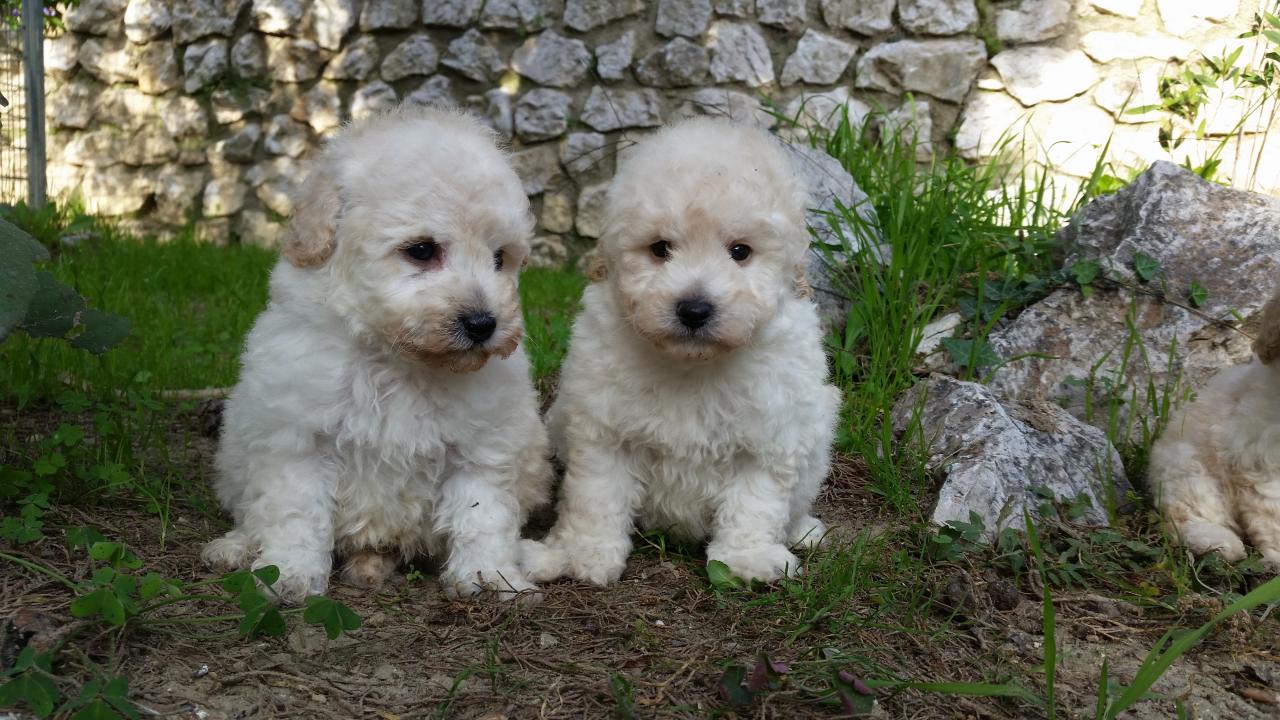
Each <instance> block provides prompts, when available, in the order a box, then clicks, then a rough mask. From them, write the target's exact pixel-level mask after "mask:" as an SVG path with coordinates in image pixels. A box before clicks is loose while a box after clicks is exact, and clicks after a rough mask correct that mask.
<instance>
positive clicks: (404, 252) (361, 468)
mask: <svg viewBox="0 0 1280 720" xmlns="http://www.w3.org/2000/svg"><path fill="white" fill-rule="evenodd" d="M532 228H533V226H532V218H531V215H530V213H529V205H528V200H527V199H526V197H525V194H524V192H523V191H522V189H521V186H520V180H519V179H518V178H517V177H516V174H515V173H514V172H513V171H512V170H511V167H510V165H509V164H508V162H507V159H506V157H505V156H504V155H503V153H502V152H501V151H499V150H498V149H497V147H496V146H495V144H494V138H493V137H492V136H491V134H490V133H489V132H488V131H486V130H484V129H482V128H481V127H480V126H479V125H478V124H477V123H475V122H474V121H472V120H470V119H468V118H467V117H465V116H463V115H460V114H453V113H448V112H442V111H435V110H424V109H416V110H415V109H410V108H401V109H400V110H397V111H395V112H392V113H390V114H388V115H385V116H381V117H377V118H374V119H371V120H370V121H368V122H367V123H365V124H363V125H359V126H355V127H350V128H347V129H345V130H344V131H343V132H342V133H341V134H340V135H339V136H338V137H336V138H334V139H333V140H332V141H331V142H330V143H329V144H328V146H327V148H326V150H325V151H324V154H323V155H322V157H320V159H319V161H318V164H317V166H316V167H315V169H314V170H313V172H312V174H311V176H310V177H309V178H308V181H307V185H306V187H305V190H304V195H303V197H302V198H301V200H300V202H299V203H298V206H297V210H296V212H295V214H294V217H293V219H292V220H291V223H290V225H289V229H288V235H287V237H286V239H285V240H284V243H283V248H282V258H281V260H280V262H279V263H278V264H277V265H276V268H275V270H274V272H273V273H272V276H271V300H270V304H269V305H268V306H267V309H266V311H265V312H263V314H262V315H261V316H260V317H259V318H258V320H257V323H256V324H255V325H254V327H253V330H252V332H250V333H249V337H248V340H247V341H246V346H245V351H244V355H243V358H242V364H243V367H242V370H241V375H240V382H239V384H237V385H236V387H235V389H234V390H233V391H232V393H231V396H230V398H229V399H228V400H227V403H226V410H225V415H224V422H223V428H222V439H221V445H220V447H219V449H218V455H217V469H218V479H217V493H218V497H219V499H220V500H221V501H222V503H223V505H224V506H225V507H226V508H227V509H228V510H229V511H230V512H231V513H232V515H233V516H234V518H235V523H236V527H235V529H234V530H232V531H231V532H229V533H227V534H226V536H224V537H222V538H220V539H218V540H215V541H213V542H211V543H209V545H208V546H207V547H206V548H205V550H204V558H205V560H206V562H208V563H210V564H211V565H213V566H215V567H220V568H244V567H255V568H256V567H261V566H265V565H277V566H279V568H280V580H279V582H278V583H277V584H276V588H277V590H278V592H279V593H280V595H281V597H282V598H283V599H285V600H287V601H292V602H296V601H298V600H300V599H302V598H303V597H305V596H306V595H311V594H322V593H324V591H325V588H326V586H327V583H328V578H329V571H330V567H331V564H332V561H333V560H332V559H333V555H334V553H335V552H336V553H337V554H338V555H339V556H341V557H343V558H345V559H346V567H345V569H344V571H343V577H344V579H346V580H347V581H349V582H352V583H354V584H357V585H360V586H366V587H376V586H378V585H380V584H381V583H382V581H383V580H385V579H386V577H387V576H388V575H390V573H391V572H392V571H393V570H394V568H395V566H396V564H397V562H398V561H399V560H400V559H403V558H408V557H409V556H412V555H414V554H415V553H419V552H423V551H425V552H427V553H429V554H431V555H436V556H438V557H439V558H441V559H442V560H443V561H444V562H443V572H442V576H441V583H442V584H443V585H444V587H445V589H446V591H447V592H449V593H451V594H453V595H467V594H471V593H473V592H476V591H478V590H480V589H482V588H484V589H496V590H499V591H500V592H504V593H511V592H513V591H519V590H523V589H527V588H530V587H531V585H530V584H529V583H528V582H526V581H525V580H524V579H523V575H522V574H521V573H520V571H519V564H518V560H519V544H518V542H519V529H520V525H521V522H522V520H523V518H524V516H525V514H526V512H527V511H528V510H529V508H530V507H532V506H534V505H536V504H538V503H541V502H543V501H545V499H546V496H547V493H548V484H549V480H550V464H549V460H548V455H549V448H548V444H547V439H546V431H545V430H544V428H543V426H542V424H541V421H540V419H539V417H538V403H537V398H536V395H535V393H534V390H533V387H532V384H531V382H530V379H529V365H528V361H527V360H526V358H525V356H524V353H523V351H521V350H520V348H519V347H518V343H519V341H520V337H521V335H522V333H523V330H524V326H523V322H522V319H521V314H520V305H519V298H518V297H517V294H516V284H517V275H518V273H519V272H520V268H521V266H522V264H523V263H524V262H525V259H526V258H527V257H528V254H529V238H530V236H531V233H532Z"/></svg>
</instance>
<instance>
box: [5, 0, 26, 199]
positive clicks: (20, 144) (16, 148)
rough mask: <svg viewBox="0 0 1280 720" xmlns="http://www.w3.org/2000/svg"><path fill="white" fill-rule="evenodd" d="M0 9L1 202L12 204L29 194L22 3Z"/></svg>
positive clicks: (9, 0)
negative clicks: (0, 15)
mask: <svg viewBox="0 0 1280 720" xmlns="http://www.w3.org/2000/svg"><path fill="white" fill-rule="evenodd" d="M0 9H2V12H3V18H0V96H3V97H4V101H3V102H0V202H4V203H9V204H13V203H16V202H18V201H19V200H22V201H26V200H27V199H28V194H29V193H28V191H29V188H28V180H27V97H26V78H25V76H24V67H23V61H22V48H23V29H24V28H23V23H22V3H21V2H20V0H2V1H0Z"/></svg>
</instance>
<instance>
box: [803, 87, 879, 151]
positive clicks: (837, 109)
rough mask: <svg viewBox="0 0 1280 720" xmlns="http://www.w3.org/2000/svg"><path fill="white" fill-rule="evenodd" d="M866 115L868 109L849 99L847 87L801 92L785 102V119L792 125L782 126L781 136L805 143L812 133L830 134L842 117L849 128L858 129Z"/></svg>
mask: <svg viewBox="0 0 1280 720" xmlns="http://www.w3.org/2000/svg"><path fill="white" fill-rule="evenodd" d="M870 114H871V107H870V106H869V105H867V104H866V103H864V102H862V101H861V100H858V99H856V98H851V97H850V96H849V89H848V88H844V87H838V88H836V89H834V90H831V91H828V92H824V93H804V94H801V95H798V96H796V97H795V99H793V100H792V101H791V102H789V103H787V107H786V113H785V116H786V118H787V119H789V120H791V121H792V122H794V126H786V125H784V127H783V128H782V133H781V134H782V135H783V136H784V137H786V138H787V139H788V140H791V141H792V142H799V141H807V140H808V138H809V136H810V134H811V133H812V132H813V131H814V130H818V129H822V130H825V131H826V132H828V133H830V132H834V131H835V130H836V128H838V127H839V126H840V123H842V122H844V120H845V119H846V118H848V121H849V126H850V127H852V128H861V127H863V126H864V125H865V124H866V121H867V117H868V116H869V115H870Z"/></svg>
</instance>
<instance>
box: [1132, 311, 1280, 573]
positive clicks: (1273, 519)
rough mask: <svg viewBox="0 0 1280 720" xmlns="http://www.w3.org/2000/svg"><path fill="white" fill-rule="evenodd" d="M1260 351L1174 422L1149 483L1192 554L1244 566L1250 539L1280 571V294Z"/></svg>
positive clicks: (1223, 374)
mask: <svg viewBox="0 0 1280 720" xmlns="http://www.w3.org/2000/svg"><path fill="white" fill-rule="evenodd" d="M1253 352H1254V354H1255V355H1256V356H1257V357H1256V358H1255V359H1254V360H1253V361H1252V362H1250V363H1249V364H1248V365H1239V366H1236V367H1230V368H1225V369H1223V370H1221V371H1219V372H1218V374H1217V375H1215V376H1214V377H1213V379H1211V380H1210V381H1209V382H1208V384H1206V385H1205V387H1204V388H1202V389H1201V390H1200V391H1199V392H1198V393H1197V395H1196V398H1195V400H1194V401H1193V402H1191V403H1189V404H1187V405H1184V406H1183V407H1181V408H1179V409H1178V410H1177V411H1176V412H1174V413H1173V414H1172V415H1171V416H1170V418H1169V424H1168V426H1167V427H1166V428H1165V431H1164V434H1163V435H1162V436H1161V437H1160V439H1159V440H1157V441H1156V443H1155V445H1153V446H1152V448H1151V463H1150V469H1149V471H1148V482H1149V483H1150V486H1151V492H1152V494H1153V495H1154V497H1155V500H1156V504H1157V506H1158V507H1159V508H1160V511H1161V513H1162V514H1163V515H1164V520H1165V524H1166V527H1167V529H1168V530H1169V531H1170V533H1171V534H1175V535H1176V536H1177V538H1178V539H1180V540H1181V542H1182V543H1183V544H1185V545H1186V547H1187V548H1188V549H1190V550H1191V551H1192V552H1194V553H1196V554H1204V553H1210V552H1217V553H1219V554H1221V555H1222V557H1223V558H1225V559H1227V560H1231V561H1235V560H1241V559H1243V558H1244V557H1245V555H1246V551H1245V546H1244V540H1245V539H1247V540H1249V541H1250V542H1252V543H1253V545H1254V547H1256V548H1257V549H1258V552H1259V553H1261V554H1262V559H1263V561H1264V562H1265V563H1266V564H1267V565H1268V566H1269V567H1270V568H1271V569H1272V570H1275V571H1280V290H1277V292H1276V294H1275V295H1274V296H1273V297H1272V298H1271V300H1270V301H1268V302H1267V304H1266V306H1265V307H1263V309H1262V314H1261V322H1260V324H1259V328H1258V334H1257V338H1256V339H1255V340H1254V342H1253Z"/></svg>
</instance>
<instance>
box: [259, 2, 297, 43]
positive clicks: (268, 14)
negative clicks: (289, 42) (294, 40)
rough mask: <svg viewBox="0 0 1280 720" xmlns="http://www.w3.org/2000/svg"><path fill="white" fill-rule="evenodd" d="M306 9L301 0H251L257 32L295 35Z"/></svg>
mask: <svg viewBox="0 0 1280 720" xmlns="http://www.w3.org/2000/svg"><path fill="white" fill-rule="evenodd" d="M306 10H307V6H306V4H305V3H304V2H303V0H253V5H252V11H251V12H252V15H253V24H254V26H255V27H257V28H258V31H259V32H264V33H270V34H272V35H297V34H299V32H300V31H301V30H302V29H303V27H302V17H303V15H304V13H305V12H306Z"/></svg>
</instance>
